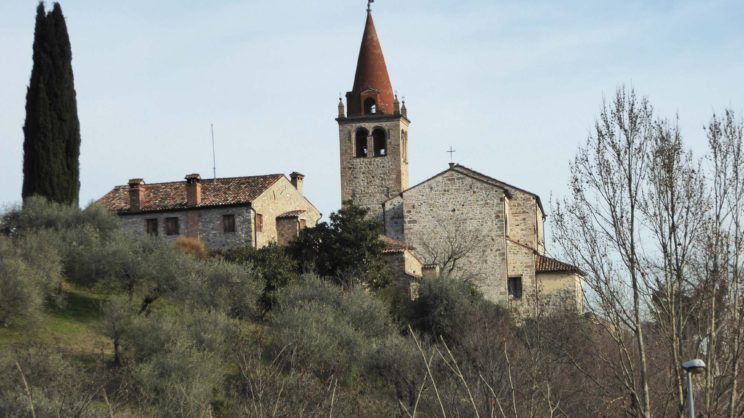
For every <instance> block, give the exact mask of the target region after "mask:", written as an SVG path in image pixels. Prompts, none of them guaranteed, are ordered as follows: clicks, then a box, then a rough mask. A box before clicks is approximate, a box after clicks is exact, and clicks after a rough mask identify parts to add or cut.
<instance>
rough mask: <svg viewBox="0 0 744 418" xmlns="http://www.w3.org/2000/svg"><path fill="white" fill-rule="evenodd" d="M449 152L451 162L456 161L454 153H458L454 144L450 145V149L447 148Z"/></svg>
mask: <svg viewBox="0 0 744 418" xmlns="http://www.w3.org/2000/svg"><path fill="white" fill-rule="evenodd" d="M447 152H448V153H449V155H450V162H451V163H453V162H455V161H454V160H453V157H454V153H456V152H457V151H455V150H454V149H452V146H451V145H450V147H449V150H447Z"/></svg>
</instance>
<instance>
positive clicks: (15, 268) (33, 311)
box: [0, 254, 43, 327]
mask: <svg viewBox="0 0 744 418" xmlns="http://www.w3.org/2000/svg"><path fill="white" fill-rule="evenodd" d="M42 300H43V299H42V297H41V292H40V291H39V288H38V285H37V278H36V277H35V275H34V273H33V271H32V270H31V269H29V268H28V267H27V266H26V263H24V262H23V261H22V260H21V259H19V258H17V257H13V256H11V257H8V256H6V255H4V254H0V325H2V326H6V327H7V326H9V325H13V324H15V323H17V322H18V321H22V322H23V321H28V322H33V320H34V319H35V318H36V315H37V314H38V313H39V311H40V309H41V306H42Z"/></svg>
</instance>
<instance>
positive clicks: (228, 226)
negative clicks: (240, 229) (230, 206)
mask: <svg viewBox="0 0 744 418" xmlns="http://www.w3.org/2000/svg"><path fill="white" fill-rule="evenodd" d="M222 232H224V233H226V234H228V233H230V232H235V215H222Z"/></svg>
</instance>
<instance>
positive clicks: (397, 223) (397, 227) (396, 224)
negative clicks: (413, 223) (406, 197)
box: [383, 196, 406, 242]
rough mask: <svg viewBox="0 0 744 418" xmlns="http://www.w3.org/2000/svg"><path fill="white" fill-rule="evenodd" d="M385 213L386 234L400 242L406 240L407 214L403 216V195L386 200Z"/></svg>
mask: <svg viewBox="0 0 744 418" xmlns="http://www.w3.org/2000/svg"><path fill="white" fill-rule="evenodd" d="M383 213H384V216H383V218H384V219H383V226H384V233H385V235H387V236H388V237H390V238H393V239H396V240H398V241H400V242H406V239H405V236H404V234H403V226H404V224H405V221H406V219H405V216H403V197H402V196H396V197H394V198H392V199H390V200H388V201H387V202H385V204H384V207H383Z"/></svg>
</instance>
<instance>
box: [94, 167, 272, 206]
mask: <svg viewBox="0 0 744 418" xmlns="http://www.w3.org/2000/svg"><path fill="white" fill-rule="evenodd" d="M282 177H284V175H282V174H269V175H265V176H249V177H231V178H219V179H207V180H202V181H201V196H202V197H201V203H199V205H197V207H209V206H228V205H237V204H249V203H251V202H253V201H254V200H255V199H256V198H257V197H258V196H260V195H261V194H262V193H263V192H265V191H266V190H267V189H268V188H269V187H271V186H273V185H274V184H275V183H276V182H277V181H279V179H281V178H282ZM144 187H145V199H144V200H145V204H144V205H143V206H142V207H141V210H140V211H139V212H151V211H163V210H176V209H184V208H186V207H187V205H186V182H185V181H177V182H170V183H151V184H145V186H144ZM97 203H98V204H100V205H102V206H104V207H105V208H107V209H109V210H111V211H114V212H118V213H127V212H130V210H129V186H116V187H114V188H113V190H111V191H110V192H108V193H106V195H104V196H103V197H102V198H100V199H99V200H98V202H97Z"/></svg>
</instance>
